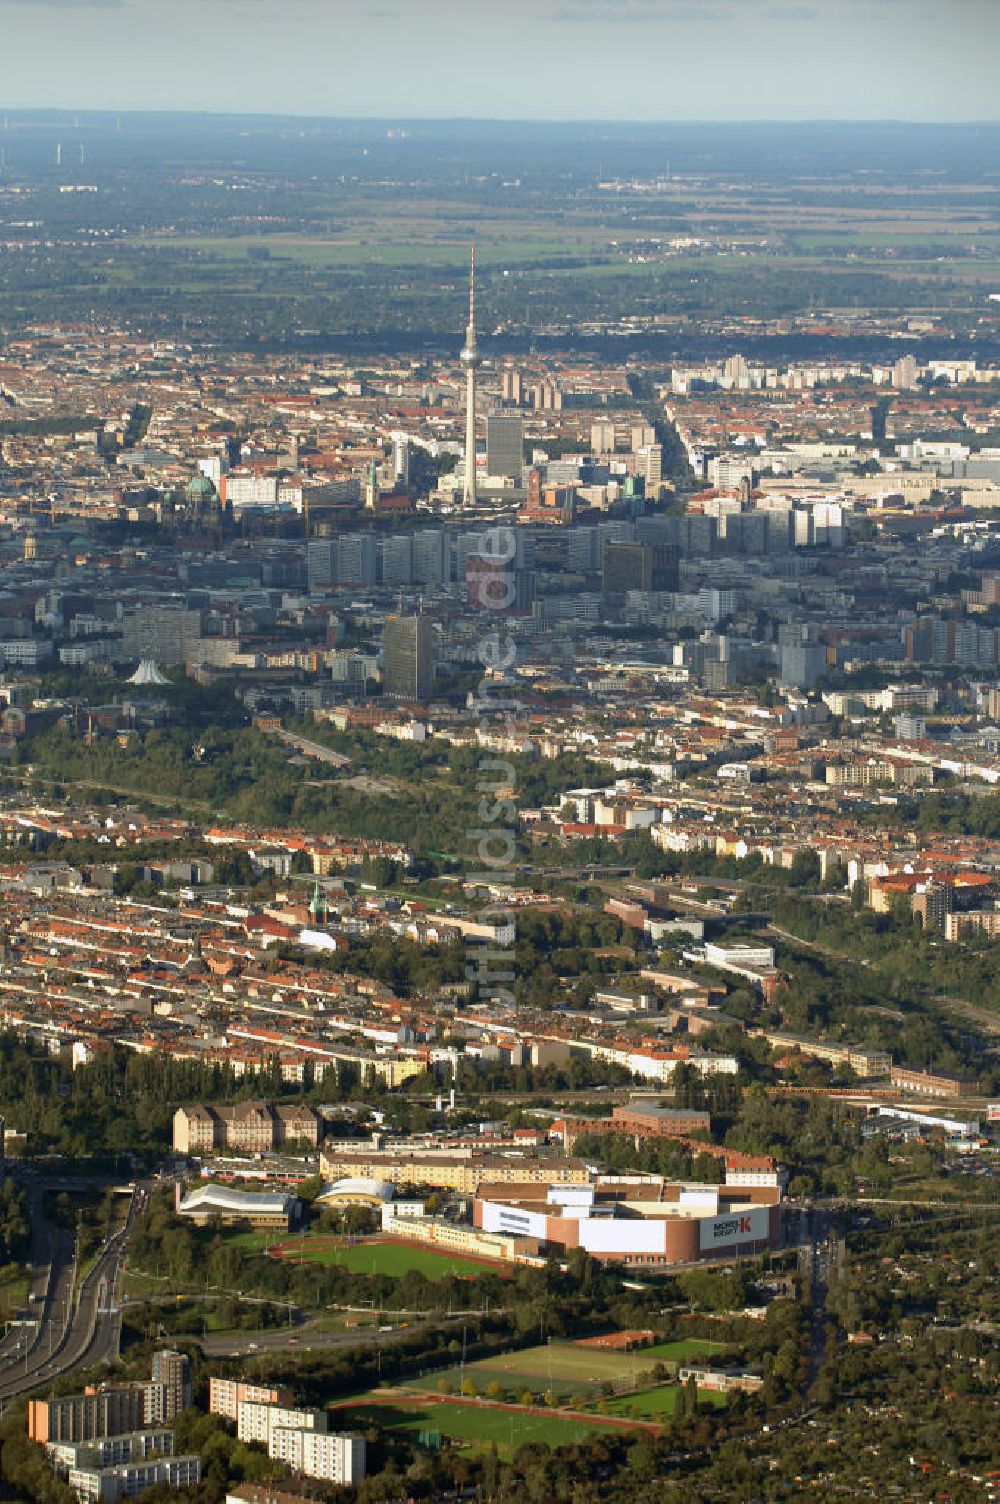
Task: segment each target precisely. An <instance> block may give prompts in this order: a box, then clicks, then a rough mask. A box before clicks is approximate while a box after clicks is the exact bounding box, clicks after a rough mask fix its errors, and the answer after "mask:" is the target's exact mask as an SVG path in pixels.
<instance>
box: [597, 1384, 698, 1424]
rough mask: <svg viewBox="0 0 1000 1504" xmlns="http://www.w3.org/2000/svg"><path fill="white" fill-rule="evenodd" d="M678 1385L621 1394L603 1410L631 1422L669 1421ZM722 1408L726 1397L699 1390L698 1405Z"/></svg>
mask: <svg viewBox="0 0 1000 1504" xmlns="http://www.w3.org/2000/svg"><path fill="white" fill-rule="evenodd" d="M679 1394H680V1386H679V1385H678V1384H658V1385H657V1386H656V1388H655V1389H641V1390H640V1391H639V1392H638V1394H623V1395H621V1396H620V1397H619V1398H617V1399H613V1400H608V1401H607V1404H606V1406H605V1407H604V1408H606V1410H607V1413H608V1414H609V1415H624V1416H628V1417H629V1418H631V1419H633V1420H654V1421H661V1420H669V1419H670V1417H671V1416H672V1415H673V1413H674V1411H675V1410H676V1409H677V1396H678V1395H679ZM706 1401H707V1402H708V1404H710V1405H716V1406H720V1407H721V1406H722V1405H724V1404H725V1403H726V1396H725V1395H724V1394H719V1392H718V1390H715V1389H699V1390H698V1403H699V1404H704V1403H705V1402H706Z"/></svg>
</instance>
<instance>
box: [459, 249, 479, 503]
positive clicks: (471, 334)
mask: <svg viewBox="0 0 1000 1504" xmlns="http://www.w3.org/2000/svg"><path fill="white" fill-rule="evenodd" d="M459 359H460V360H461V362H462V364H463V366H464V367H465V490H464V492H463V494H462V500H463V502H464V503H465V505H466V506H467V507H474V506H475V504H476V367H477V366H480V365H482V363H483V357H482V356H481V355H480V353H479V346H478V345H477V344H476V248H475V246H473V247H472V258H471V261H470V263H469V323H468V327H467V328H466V331H465V344H464V345H463V346H462V353H461V355H460V356H459Z"/></svg>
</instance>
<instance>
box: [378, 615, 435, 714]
mask: <svg viewBox="0 0 1000 1504" xmlns="http://www.w3.org/2000/svg"><path fill="white" fill-rule="evenodd" d="M383 643H384V646H385V664H384V668H383V680H384V683H385V692H386V694H387V695H389V696H391V697H392V698H393V699H395V700H429V699H430V698H431V695H432V693H433V690H434V649H433V628H432V627H431V622H430V618H429V617H427V616H390V618H389V619H388V621H387V622H386V624H385V633H384V637H383Z"/></svg>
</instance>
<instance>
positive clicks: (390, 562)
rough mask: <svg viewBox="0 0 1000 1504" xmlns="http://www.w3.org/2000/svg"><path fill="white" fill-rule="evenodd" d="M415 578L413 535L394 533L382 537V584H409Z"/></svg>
mask: <svg viewBox="0 0 1000 1504" xmlns="http://www.w3.org/2000/svg"><path fill="white" fill-rule="evenodd" d="M412 580H413V535H412V534H411V533H394V534H392V535H391V536H390V537H388V538H383V539H382V584H383V585H385V586H387V587H388V588H389V589H391V588H392V587H393V586H395V585H409V584H410V583H411V582H412Z"/></svg>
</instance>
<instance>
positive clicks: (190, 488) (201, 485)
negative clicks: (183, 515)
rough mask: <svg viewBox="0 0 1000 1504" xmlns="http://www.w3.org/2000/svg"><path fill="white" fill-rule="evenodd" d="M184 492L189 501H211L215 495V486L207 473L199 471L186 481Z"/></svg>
mask: <svg viewBox="0 0 1000 1504" xmlns="http://www.w3.org/2000/svg"><path fill="white" fill-rule="evenodd" d="M184 494H185V496H187V498H188V500H189V501H211V500H212V498H213V497H214V496H215V487H214V485H213V484H212V482H211V481H210V480H209V478H208V476H207V475H202V474H201V473H200V472H199V473H198V474H197V475H195V476H193V477H192V478H191V480H189V481H188V483H187V485H186V486H185V488H184Z"/></svg>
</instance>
